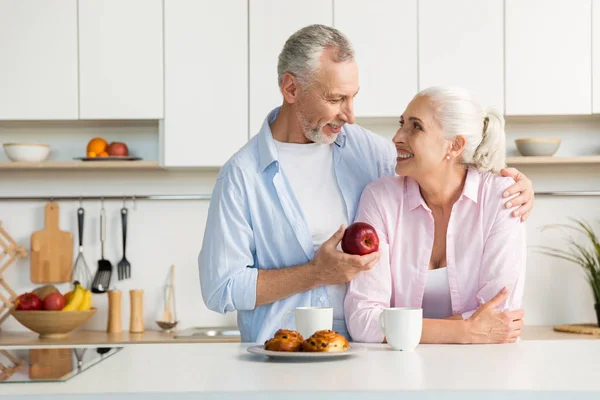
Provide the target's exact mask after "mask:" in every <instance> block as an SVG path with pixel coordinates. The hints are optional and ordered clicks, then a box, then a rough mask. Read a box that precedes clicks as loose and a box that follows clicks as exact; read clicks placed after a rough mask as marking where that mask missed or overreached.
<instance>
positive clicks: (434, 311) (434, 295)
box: [422, 267, 452, 318]
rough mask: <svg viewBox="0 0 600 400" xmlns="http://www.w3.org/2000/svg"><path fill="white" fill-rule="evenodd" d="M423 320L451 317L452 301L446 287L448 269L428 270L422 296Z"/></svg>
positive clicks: (448, 287) (448, 288) (448, 289)
mask: <svg viewBox="0 0 600 400" xmlns="http://www.w3.org/2000/svg"><path fill="white" fill-rule="evenodd" d="M422 308H423V318H447V317H450V316H452V301H451V299H450V286H449V285H448V267H444V268H438V269H430V270H429V271H428V272H427V283H426V284H425V293H424V294H423V306H422Z"/></svg>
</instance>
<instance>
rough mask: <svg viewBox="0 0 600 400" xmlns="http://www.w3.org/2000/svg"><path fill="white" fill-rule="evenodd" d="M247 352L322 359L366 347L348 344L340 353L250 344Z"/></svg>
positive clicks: (280, 356)
mask: <svg viewBox="0 0 600 400" xmlns="http://www.w3.org/2000/svg"><path fill="white" fill-rule="evenodd" d="M247 350H248V352H249V353H252V354H259V355H263V356H267V357H269V358H288V359H289V358H295V359H323V358H340V357H348V356H353V355H356V354H358V353H360V352H362V351H365V350H366V349H365V348H364V347H360V346H356V345H350V349H348V350H346V351H344V352H340V353H313V352H301V351H295V352H287V351H272V350H266V349H265V346H264V345H257V346H250V347H248V349H247Z"/></svg>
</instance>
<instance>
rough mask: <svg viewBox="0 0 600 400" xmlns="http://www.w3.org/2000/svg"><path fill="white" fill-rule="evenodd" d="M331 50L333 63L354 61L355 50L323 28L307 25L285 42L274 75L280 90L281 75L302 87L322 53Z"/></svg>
mask: <svg viewBox="0 0 600 400" xmlns="http://www.w3.org/2000/svg"><path fill="white" fill-rule="evenodd" d="M328 48H333V49H334V50H335V51H334V56H333V57H334V61H335V62H342V61H347V60H351V59H353V58H354V49H353V48H352V44H351V43H350V41H349V40H348V38H347V37H346V36H345V35H344V34H343V33H342V32H340V31H338V30H337V29H335V28H331V27H329V26H326V25H318V24H317V25H309V26H306V27H304V28H302V29H300V30H299V31H297V32H295V33H294V34H293V35H292V36H290V37H289V38H288V40H287V41H286V42H285V44H284V46H283V50H281V53H280V54H279V62H278V64H277V75H278V82H279V87H281V81H282V79H283V75H284V74H285V73H286V72H288V73H290V74H292V75H294V76H295V77H296V79H298V80H299V81H300V84H301V85H303V86H305V87H306V85H308V83H309V82H310V80H311V78H312V75H313V73H314V72H316V70H317V68H318V67H319V60H320V58H321V54H322V53H323V50H325V49H328Z"/></svg>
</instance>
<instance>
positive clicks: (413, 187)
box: [406, 168, 481, 211]
mask: <svg viewBox="0 0 600 400" xmlns="http://www.w3.org/2000/svg"><path fill="white" fill-rule="evenodd" d="M480 181H481V176H480V174H479V172H478V171H477V170H476V169H473V168H469V169H468V170H467V177H466V179H465V185H464V187H463V191H462V194H461V197H463V196H464V197H466V198H468V199H470V200H471V201H473V202H474V203H477V197H478V194H479V183H480ZM406 192H407V194H408V210H409V211H412V210H414V209H415V208H417V207H419V206H421V205H422V206H423V208H425V209H426V210H429V207H428V206H427V203H425V200H424V199H423V196H421V190H420V189H419V184H418V183H417V181H415V180H414V179H412V178H406Z"/></svg>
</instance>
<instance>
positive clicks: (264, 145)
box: [258, 107, 346, 172]
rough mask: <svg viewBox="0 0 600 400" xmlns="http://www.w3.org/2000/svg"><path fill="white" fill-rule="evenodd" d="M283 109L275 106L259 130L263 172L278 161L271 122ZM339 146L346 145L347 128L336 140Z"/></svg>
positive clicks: (260, 159)
mask: <svg viewBox="0 0 600 400" xmlns="http://www.w3.org/2000/svg"><path fill="white" fill-rule="evenodd" d="M280 111H281V107H277V108H274V109H273V110H271V112H270V113H269V114H268V115H267V117H266V118H265V120H264V122H263V124H262V127H261V128H260V131H259V132H258V157H259V162H260V171H261V172H263V171H264V170H265V169H266V168H267V167H268V166H269V165H271V164H272V163H273V162H275V161H278V157H277V149H276V148H275V141H274V140H273V132H272V131H271V124H272V123H273V121H275V119H276V118H277V116H278V115H279V112H280ZM334 143H335V144H336V145H337V146H338V147H341V148H344V147H345V146H346V129H345V127H344V128H342V130H341V131H340V133H339V134H338V136H337V138H336V139H335V142H334Z"/></svg>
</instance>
